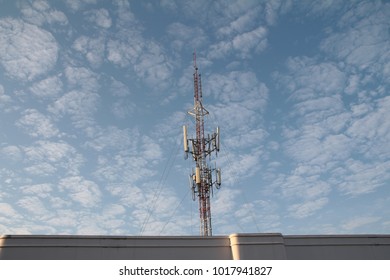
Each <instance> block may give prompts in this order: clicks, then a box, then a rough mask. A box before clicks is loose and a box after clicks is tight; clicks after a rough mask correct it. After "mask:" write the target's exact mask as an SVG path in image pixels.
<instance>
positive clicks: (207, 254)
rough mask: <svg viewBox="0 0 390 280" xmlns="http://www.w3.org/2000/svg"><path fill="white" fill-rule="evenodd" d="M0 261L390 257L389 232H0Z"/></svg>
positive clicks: (367, 258)
mask: <svg viewBox="0 0 390 280" xmlns="http://www.w3.org/2000/svg"><path fill="white" fill-rule="evenodd" d="M0 259H27V260H29V259H58V260H61V259H71V260H73V259H74V260H77V259H105V260H110V259H113V260H120V259H126V260H132V259H141V260H148V259H157V260H163V259H182V260H191V259H210V260H212V259H219V260H230V259H270V260H274V259H309V260H310V259H366V260H370V259H374V260H375V259H387V260H389V259H390V235H317V236H313V235H302V236H292V235H287V236H283V235H281V234H280V233H269V234H232V235H230V236H217V237H208V238H203V237H195V236H170V237H152V236H151V237H129V236H56V235H47V236H45V235H8V236H0Z"/></svg>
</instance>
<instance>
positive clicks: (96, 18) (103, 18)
mask: <svg viewBox="0 0 390 280" xmlns="http://www.w3.org/2000/svg"><path fill="white" fill-rule="evenodd" d="M85 15H86V16H87V19H88V20H89V21H90V22H92V23H94V24H96V25H97V26H99V27H103V28H110V27H111V24H112V21H111V17H110V14H109V12H108V11H107V10H106V9H103V8H102V9H98V10H91V11H87V12H85Z"/></svg>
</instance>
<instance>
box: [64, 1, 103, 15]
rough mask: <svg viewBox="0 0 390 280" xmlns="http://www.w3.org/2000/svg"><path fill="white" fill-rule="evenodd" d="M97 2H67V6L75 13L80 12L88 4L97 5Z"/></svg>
mask: <svg viewBox="0 0 390 280" xmlns="http://www.w3.org/2000/svg"><path fill="white" fill-rule="evenodd" d="M96 1H97V0H66V1H65V3H66V5H67V6H68V7H69V8H70V9H71V10H72V11H74V12H76V11H79V10H80V9H82V8H84V7H85V6H86V5H88V4H96Z"/></svg>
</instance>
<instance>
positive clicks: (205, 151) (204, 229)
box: [183, 52, 221, 236]
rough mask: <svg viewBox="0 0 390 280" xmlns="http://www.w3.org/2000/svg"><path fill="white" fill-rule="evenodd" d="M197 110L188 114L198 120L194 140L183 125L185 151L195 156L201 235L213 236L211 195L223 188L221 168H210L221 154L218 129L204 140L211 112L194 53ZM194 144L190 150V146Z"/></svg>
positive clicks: (193, 176)
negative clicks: (205, 101) (206, 106)
mask: <svg viewBox="0 0 390 280" xmlns="http://www.w3.org/2000/svg"><path fill="white" fill-rule="evenodd" d="M193 60H194V108H193V109H191V110H190V111H189V112H188V114H190V115H191V116H193V117H194V118H195V130H196V136H195V138H192V139H191V138H187V127H186V126H183V134H184V152H185V156H186V158H188V154H189V153H190V154H192V158H193V160H194V161H195V170H193V171H192V174H190V178H189V179H190V187H191V189H192V198H193V200H195V199H196V196H197V197H198V202H199V215H200V235H202V236H211V235H212V227H211V205H210V194H212V192H213V187H216V188H217V189H219V188H220V186H221V169H219V168H216V167H215V168H211V167H210V166H209V165H208V161H210V155H211V153H212V152H215V153H216V154H217V153H218V152H219V146H220V142H219V139H220V137H219V128H218V127H217V130H216V132H214V133H213V134H212V135H210V134H208V135H207V137H205V133H204V117H205V116H206V115H208V114H209V112H208V111H207V110H206V109H205V108H204V107H203V103H202V99H203V96H202V82H201V75H200V74H199V73H198V67H197V65H196V54H195V52H194V57H193ZM189 143H191V147H192V148H191V151H190V150H189V148H188V146H189ZM214 172H215V181H213V173H214Z"/></svg>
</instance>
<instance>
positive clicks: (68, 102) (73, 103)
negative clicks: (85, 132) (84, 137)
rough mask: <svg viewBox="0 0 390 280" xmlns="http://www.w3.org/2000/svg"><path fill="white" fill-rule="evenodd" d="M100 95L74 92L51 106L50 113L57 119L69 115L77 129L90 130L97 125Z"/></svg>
mask: <svg viewBox="0 0 390 280" xmlns="http://www.w3.org/2000/svg"><path fill="white" fill-rule="evenodd" d="M98 102H99V95H98V94H97V93H95V92H90V91H79V90H72V91H70V92H68V93H66V94H64V95H63V96H62V97H60V98H59V99H57V100H56V101H55V102H54V103H53V104H52V105H50V106H49V108H48V111H49V112H51V113H53V114H55V115H56V116H57V117H62V116H64V115H69V116H70V117H71V120H72V122H73V124H74V125H75V127H76V128H88V127H89V126H91V125H93V124H94V123H95V120H94V118H93V114H94V113H95V111H96V110H97V106H98Z"/></svg>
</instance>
